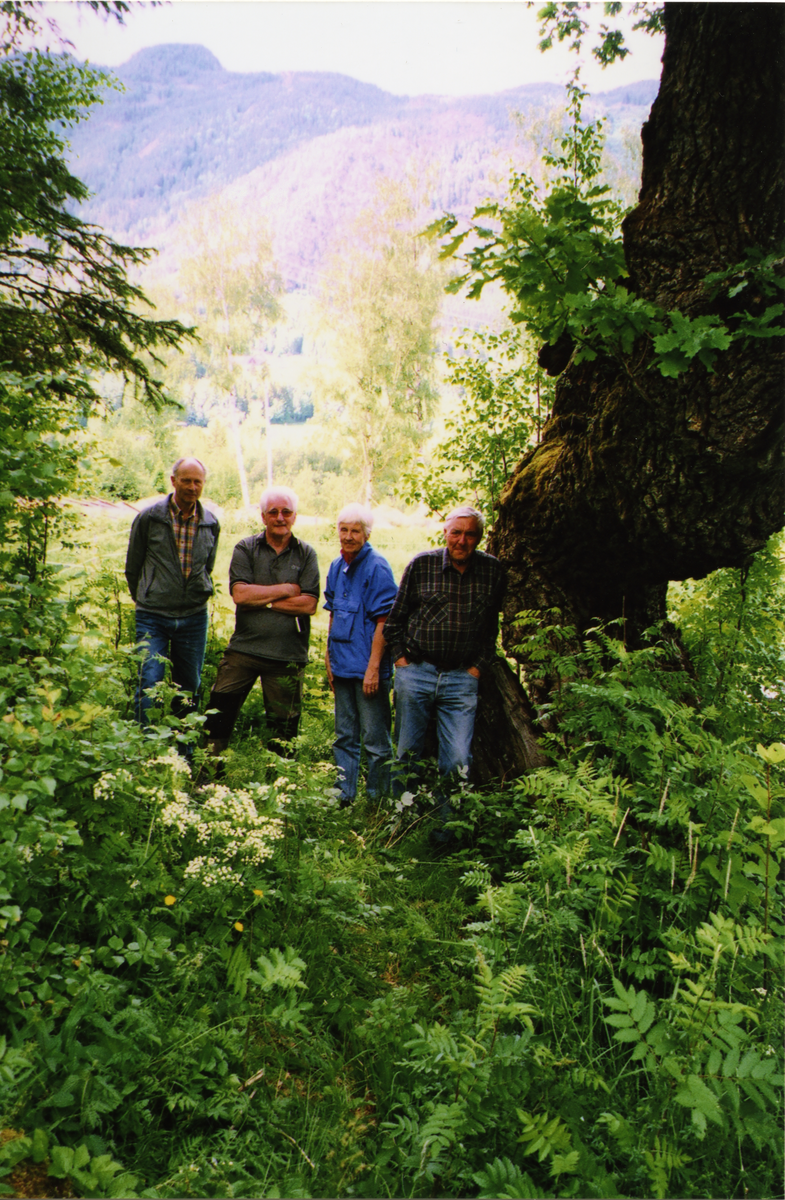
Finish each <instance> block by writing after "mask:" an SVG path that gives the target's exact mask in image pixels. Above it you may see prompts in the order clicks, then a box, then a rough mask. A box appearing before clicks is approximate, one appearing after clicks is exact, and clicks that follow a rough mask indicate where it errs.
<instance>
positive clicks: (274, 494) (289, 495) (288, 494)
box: [259, 487, 300, 513]
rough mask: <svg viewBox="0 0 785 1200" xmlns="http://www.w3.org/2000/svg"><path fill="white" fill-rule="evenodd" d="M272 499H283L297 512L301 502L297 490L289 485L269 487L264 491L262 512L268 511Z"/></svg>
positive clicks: (261, 501)
mask: <svg viewBox="0 0 785 1200" xmlns="http://www.w3.org/2000/svg"><path fill="white" fill-rule="evenodd" d="M271 500H283V501H284V502H285V503H286V504H288V506H289V508H291V510H292V512H297V505H298V504H299V503H300V502H299V500H298V499H297V492H293V491H292V489H291V488H288V487H268V488H265V489H264V491H263V492H262V498H261V500H260V502H259V503H260V505H261V509H262V512H263V513H265V512H267V506H268V504H269V503H270V501H271Z"/></svg>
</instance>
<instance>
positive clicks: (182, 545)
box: [169, 492, 199, 579]
mask: <svg viewBox="0 0 785 1200" xmlns="http://www.w3.org/2000/svg"><path fill="white" fill-rule="evenodd" d="M169 512H170V513H171V514H172V527H173V528H174V540H175V541H176V542H177V553H178V555H179V556H180V566H181V567H182V569H183V578H184V579H187V578H188V576H189V575H190V574H191V567H192V566H193V561H194V538H195V537H196V526H197V525H198V524H199V505H198V504H195V505H194V510H193V512H192V513H191V515H190V517H184V516H183V514H182V513H181V512H180V509H179V508H178V507H177V501H176V500H175V498H174V492H172V494H171V495H170V497H169Z"/></svg>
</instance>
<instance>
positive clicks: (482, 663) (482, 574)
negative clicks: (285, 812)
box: [384, 506, 505, 848]
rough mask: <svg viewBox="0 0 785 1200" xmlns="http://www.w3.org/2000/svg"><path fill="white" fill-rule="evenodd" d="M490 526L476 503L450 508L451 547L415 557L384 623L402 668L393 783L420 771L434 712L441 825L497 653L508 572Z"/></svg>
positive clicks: (398, 787)
mask: <svg viewBox="0 0 785 1200" xmlns="http://www.w3.org/2000/svg"><path fill="white" fill-rule="evenodd" d="M483 527H484V525H483V518H482V515H481V514H480V513H479V512H477V510H476V509H474V508H470V507H468V506H463V507H461V508H456V509H454V510H453V511H452V512H451V513H450V514H449V516H448V517H447V519H446V521H445V524H444V540H445V543H446V545H445V547H444V549H443V550H429V551H426V552H425V553H424V554H418V555H417V556H416V557H415V558H413V559H412V561H411V562H410V563H409V565H408V567H407V568H406V570H405V571H404V573H403V578H402V580H401V586H400V587H399V589H398V595H397V596H396V599H395V603H394V604H393V607H392V611H391V612H390V615H389V616H388V618H387V622H386V624H385V627H384V638H385V641H386V643H387V645H388V646H389V647H390V649H391V652H392V657H393V661H394V663H395V668H396V670H395V706H396V710H395V734H396V740H397V745H398V749H397V759H398V763H397V768H396V770H395V773H394V790H395V791H396V793H397V794H398V795H401V793H402V792H403V790H404V787H405V786H406V785H407V782H410V781H411V780H412V779H414V778H416V773H417V764H418V762H419V761H420V759H422V756H423V750H424V747H425V733H426V730H427V727H428V721H429V719H430V716H431V713H432V712H435V714H436V721H437V734H438V742H439V774H440V775H441V780H442V781H441V784H440V787H439V794H438V799H439V816H440V821H441V825H442V826H443V825H444V823H445V822H446V821H448V820H449V819H450V816H451V809H450V804H449V800H448V796H449V794H450V790H451V788H452V787H453V786H454V784H455V782H456V779H457V778H461V777H463V778H465V777H466V776H467V775H468V771H469V766H470V765H471V743H472V735H473V733H474V716H475V712H476V710H477V688H478V683H479V679H480V675H481V674H482V672H483V671H484V670H487V669H488V667H489V666H490V665H491V663H492V661H493V659H494V657H495V654H496V636H497V632H498V623H499V609H500V608H501V603H502V597H503V595H504V587H505V579H504V571H503V568H502V566H501V564H500V563H499V562H498V561H497V559H495V558H493V557H492V555H490V554H484V553H483V552H482V551H481V550H478V549H477V545H478V543H479V541H480V539H481V538H482V535H483ZM433 841H434V843H435V844H436V845H437V847H439V848H449V846H450V845H451V843H452V842H453V841H454V838H453V835H452V834H451V833H450V832H449V831H447V830H445V829H443V828H441V829H439V830H437V831H436V833H434V835H433Z"/></svg>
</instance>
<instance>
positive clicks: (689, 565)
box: [476, 3, 785, 769]
mask: <svg viewBox="0 0 785 1200" xmlns="http://www.w3.org/2000/svg"><path fill="white" fill-rule="evenodd" d="M665 27H666V44H665V53H664V56H663V72H662V79H661V84H660V91H659V94H658V96H657V99H656V100H655V102H654V105H653V107H652V110H651V114H650V117H649V120H648V122H647V123H646V124H645V125H644V127H643V132H642V138H643V177H642V186H641V192H640V197H639V204H638V207H637V208H636V209H634V210H633V212H632V213H631V214H630V215H629V216H628V217H627V219H626V221H625V223H624V247H625V254H626V260H627V264H628V267H629V271H630V278H631V284H632V288H633V290H634V291H635V292H637V293H638V294H639V295H641V296H643V297H646V298H648V299H651V300H654V301H656V302H657V303H658V304H660V305H662V306H663V307H664V308H666V309H668V310H671V309H679V310H680V311H682V312H684V313H687V314H689V315H691V316H695V315H697V314H700V313H704V312H708V311H712V310H711V307H710V305H709V302H708V300H707V296H706V292H705V290H704V289H703V288H702V286H701V281H702V280H703V278H704V277H705V275H706V274H708V273H709V272H711V271H720V270H725V269H727V268H728V267H731V266H732V265H733V264H735V263H737V262H739V261H741V260H742V259H743V258H744V257H745V256H746V254H747V252H748V251H749V250H750V249H751V248H752V247H755V246H757V247H763V248H765V249H767V250H770V249H772V248H774V247H776V246H777V245H779V244H780V243H781V240H782V238H783V234H785V223H784V219H783V218H784V210H783V200H784V199H785V164H784V163H783V145H784V144H785V138H784V136H783V135H784V133H785V120H784V118H785V69H784V68H785V5H782V4H758V3H752V4H734V3H732V4H666V6H665ZM759 302H760V299H759V298H758V299H757V300H756V299H755V298H752V304H753V305H754V304H755V303H759ZM746 303H747V304H748V305H749V304H750V299H749V298H747V299H746ZM714 311H720V309H719V308H715V310H714ZM723 315H724V316H725V317H726V318H727V317H728V315H729V313H728V311H727V310H723ZM649 355H650V349H649V347H648V346H647V345H645V344H641V345H639V346H636V348H635V351H634V353H633V354H632V355H631V356H630V358H629V359H628V360H627V361H626V362H624V363H619V362H618V361H614V360H612V359H610V358H599V359H597V360H596V361H595V362H592V363H583V364H580V365H578V366H575V365H571V366H568V367H567V370H566V371H565V372H564V374H563V375H562V377H561V378H560V381H559V384H558V386H557V390H556V398H555V404H554V409H553V415H552V417H551V420H550V421H549V423H548V425H547V427H546V430H545V432H544V436H543V440H542V443H541V444H540V445H539V446H538V447H537V448H536V449H535V450H534V451H532V452H531V453H529V454H528V455H527V456H526V457H525V458H524V459H523V460H522V461H521V463H520V464H519V466H518V468H517V470H516V472H515V474H514V476H513V478H512V480H511V481H510V483H509V485H508V487H507V489H506V491H505V493H504V495H503V497H502V501H501V506H500V511H499V515H498V519H497V521H496V524H495V526H494V529H493V531H492V535H491V539H490V544H489V548H490V549H491V551H492V552H493V553H495V554H496V555H498V557H499V558H500V559H501V560H502V561H503V562H504V563H505V564H506V566H507V568H508V572H509V590H508V596H507V603H506V608H505V617H506V622H505V645H507V646H510V645H513V644H515V642H516V641H519V640H520V635H516V633H515V632H514V629H513V627H512V625H511V621H512V618H513V617H514V616H515V614H516V613H517V612H519V611H520V610H521V609H524V608H526V609H547V608H558V609H560V610H561V612H562V613H563V615H564V620H565V621H569V622H571V623H576V624H577V626H578V627H579V628H583V627H585V626H586V625H587V624H588V623H589V622H590V621H591V620H592V618H595V617H599V618H602V619H606V620H607V619H613V618H623V619H624V621H625V629H626V633H627V636H628V638H629V640H630V641H632V642H634V641H635V638H636V636H637V634H638V633H639V632H640V630H642V629H644V628H645V627H646V626H648V625H650V624H651V623H652V622H653V621H654V620H657V619H659V618H662V617H664V615H665V594H666V589H667V583H668V581H669V580H672V579H673V580H675V579H685V578H688V577H693V578H700V577H702V576H704V575H706V574H707V573H708V572H710V571H713V570H716V569H717V568H719V567H728V566H741V565H743V564H744V563H745V562H746V561H747V560H748V559H749V557H750V555H751V554H753V553H754V552H755V551H756V550H758V549H760V548H761V547H762V546H763V545H764V544H765V542H766V540H767V539H768V538H769V537H770V536H771V534H772V533H774V532H775V531H776V530H778V529H780V528H782V525H783V512H784V508H785V504H784V498H785V475H784V473H783V345H782V342H781V340H779V339H777V340H769V341H756V342H753V343H746V344H736V345H734V346H732V347H731V349H730V350H728V351H726V352H725V353H724V354H723V355H721V356H720V359H719V360H718V364H717V369H716V370H715V372H714V373H708V372H707V371H705V370H704V369H703V368H702V367H700V366H697V367H694V368H693V369H691V370H690V371H688V372H687V373H686V374H685V375H682V376H680V377H679V378H678V379H676V380H673V379H665V378H663V377H662V376H660V375H659V373H655V372H653V371H648V370H647V369H646V367H647V361H648V358H649ZM535 690H536V689H535ZM486 691H487V694H486V698H485V706H486V707H487V708H488V710H489V712H488V714H487V716H486V718H485V726H484V727H485V728H488V727H489V728H491V729H493V731H494V732H493V739H494V741H496V742H497V743H498V741H499V740H500V739H504V738H507V737H509V738H515V737H516V733H515V729H514V725H511V724H509V725H507V726H506V727H505V724H504V722H505V716H504V697H503V695H502V694H501V693H500V692H499V691H498V689H497V690H496V691H494V689H493V688H491V687H489V688H488V689H486ZM535 698H539V697H535ZM476 753H478V755H479V757H480V758H481V759H483V760H487V759H488V758H489V757H491V758H492V757H493V746H492V745H485V735H484V734H482V735H480V736H479V738H478V742H477V745H476ZM497 757H498V756H497ZM502 769H503V768H502Z"/></svg>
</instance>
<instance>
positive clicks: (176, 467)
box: [172, 454, 207, 479]
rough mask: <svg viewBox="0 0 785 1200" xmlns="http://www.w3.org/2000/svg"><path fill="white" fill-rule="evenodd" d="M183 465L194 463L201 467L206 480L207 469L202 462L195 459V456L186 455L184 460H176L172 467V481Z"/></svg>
mask: <svg viewBox="0 0 785 1200" xmlns="http://www.w3.org/2000/svg"><path fill="white" fill-rule="evenodd" d="M183 463H196V464H197V466H199V467H201V468H202V470H203V471H204V477H205V479H206V478H207V467H206V466H205V465H204V463H203V462H202V460H201V459H200V458H196V456H195V455H193V454H188V455H186V457H185V458H178V460H177V462H176V463H175V464H174V466H173V467H172V479H176V478H177V475H178V472H179V470H180V468H181V467H182V465H183Z"/></svg>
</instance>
